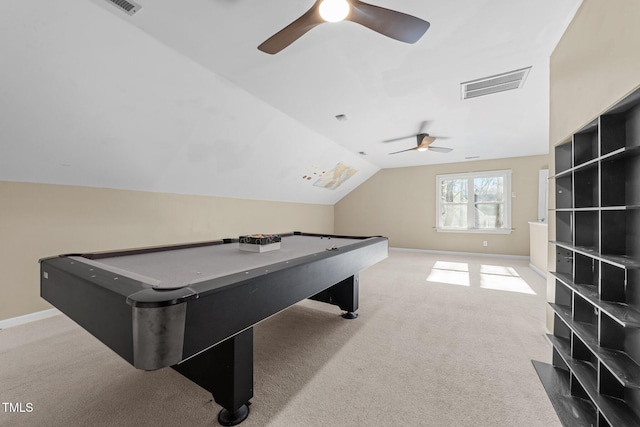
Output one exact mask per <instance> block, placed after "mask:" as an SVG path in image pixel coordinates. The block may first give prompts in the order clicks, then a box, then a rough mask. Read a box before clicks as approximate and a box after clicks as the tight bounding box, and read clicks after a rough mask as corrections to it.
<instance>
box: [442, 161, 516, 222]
mask: <svg viewBox="0 0 640 427" xmlns="http://www.w3.org/2000/svg"><path fill="white" fill-rule="evenodd" d="M511 175H512V171H511V169H503V170H493V171H479V172H465V173H451V174H438V175H436V227H435V228H436V231H438V232H445V233H484V234H510V233H511V232H512V231H513V229H512V228H511V211H512V206H511V205H512V200H511V199H512V196H513V195H512V192H511ZM483 177H502V178H503V180H504V181H503V184H504V188H503V194H504V201H503V202H502V203H503V204H504V225H503V226H502V228H475V227H464V228H463V227H443V226H442V225H441V224H440V212H441V194H440V189H441V187H442V181H443V180H446V179H466V180H467V195H468V197H467V202H466V206H467V224H474V222H475V221H472V219H475V213H474V205H475V204H477V203H482V202H475V201H474V197H473V195H474V194H475V190H474V189H473V180H474V179H475V178H483ZM452 204H455V203H452ZM457 204H462V203H457Z"/></svg>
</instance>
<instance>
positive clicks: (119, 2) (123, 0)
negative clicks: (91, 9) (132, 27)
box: [105, 0, 142, 15]
mask: <svg viewBox="0 0 640 427" xmlns="http://www.w3.org/2000/svg"><path fill="white" fill-rule="evenodd" d="M105 1H107V2H109V3H111V4H112V5H114V6H116V7H117V8H118V9H121V10H123V11H125V12H126V13H128V14H129V15H133V14H134V13H136V12H137V11H138V10H140V8H141V7H142V6H140V5H139V4H137V3H136V2H133V1H131V0H105Z"/></svg>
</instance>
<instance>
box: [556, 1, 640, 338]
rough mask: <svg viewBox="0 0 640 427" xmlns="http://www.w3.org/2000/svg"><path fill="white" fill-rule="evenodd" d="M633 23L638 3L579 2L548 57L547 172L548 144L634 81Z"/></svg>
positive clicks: (639, 35)
mask: <svg viewBox="0 0 640 427" xmlns="http://www.w3.org/2000/svg"><path fill="white" fill-rule="evenodd" d="M639 22H640V1H629V0H606V1H603V0H583V3H582V6H581V7H580V9H579V10H578V13H577V14H576V16H575V18H574V19H573V21H572V22H571V24H570V25H569V27H568V28H567V30H566V31H565V34H564V35H563V37H562V39H561V40H560V42H559V43H558V45H557V47H556V49H555V50H554V52H553V54H552V55H551V61H550V67H551V76H550V79H551V88H550V129H549V143H550V150H551V159H550V166H551V170H550V173H551V174H553V170H552V169H553V163H554V159H553V147H554V146H555V145H557V144H559V143H561V142H563V141H565V140H567V139H568V138H569V137H570V135H571V134H572V133H574V132H575V131H577V130H579V129H580V128H581V127H583V126H584V125H586V124H587V123H589V122H590V121H591V120H593V119H594V118H596V117H597V116H598V115H600V113H602V112H604V111H605V110H607V109H608V108H609V107H611V106H613V105H614V104H615V103H616V102H617V101H619V100H620V99H621V98H623V97H624V96H625V95H627V94H628V93H630V92H632V91H633V90H634V89H635V88H637V87H638V86H639V85H640V25H639ZM550 184H551V185H552V184H553V181H551V183H550ZM549 194H550V196H551V197H550V207H554V206H555V204H554V198H553V194H554V190H553V188H551V189H550V192H549ZM549 236H550V239H553V236H555V220H554V217H553V215H550V218H549ZM553 249H555V248H553V247H552V248H551V250H550V251H549V270H550V271H555V251H554V250H553ZM547 283H548V287H547V295H548V297H549V299H550V300H551V301H552V300H553V297H554V292H555V283H554V280H553V279H551V278H549V279H548V282H547ZM551 313H552V311H551V309H550V308H549V309H548V311H547V327H548V328H549V329H551V328H552V325H553V316H552V314H551Z"/></svg>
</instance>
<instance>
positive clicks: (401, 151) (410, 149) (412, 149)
mask: <svg viewBox="0 0 640 427" xmlns="http://www.w3.org/2000/svg"><path fill="white" fill-rule="evenodd" d="M417 149H418V147H413V148H408V149H406V150H400V151H394V152H393V153H389V154H398V153H404V152H405V151H414V150H417Z"/></svg>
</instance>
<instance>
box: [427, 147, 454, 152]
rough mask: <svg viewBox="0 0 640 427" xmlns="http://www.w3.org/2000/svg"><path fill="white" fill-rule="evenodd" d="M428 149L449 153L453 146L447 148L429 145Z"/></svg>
mask: <svg viewBox="0 0 640 427" xmlns="http://www.w3.org/2000/svg"><path fill="white" fill-rule="evenodd" d="M427 149H428V150H431V151H435V152H437V153H448V152H450V151H453V148H446V147H427Z"/></svg>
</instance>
